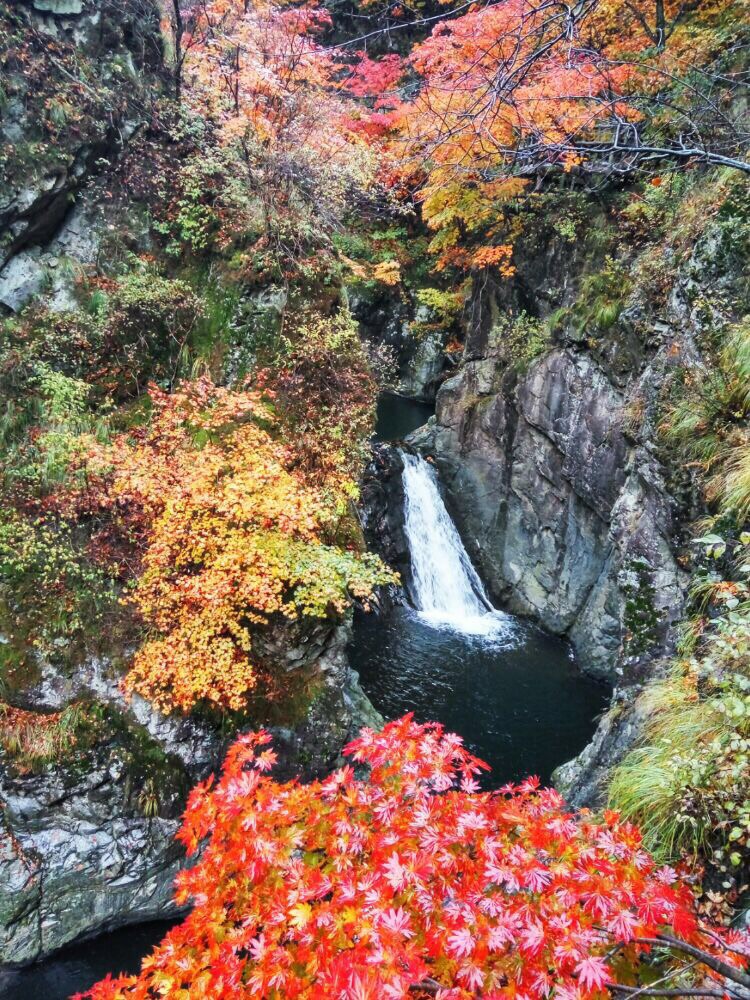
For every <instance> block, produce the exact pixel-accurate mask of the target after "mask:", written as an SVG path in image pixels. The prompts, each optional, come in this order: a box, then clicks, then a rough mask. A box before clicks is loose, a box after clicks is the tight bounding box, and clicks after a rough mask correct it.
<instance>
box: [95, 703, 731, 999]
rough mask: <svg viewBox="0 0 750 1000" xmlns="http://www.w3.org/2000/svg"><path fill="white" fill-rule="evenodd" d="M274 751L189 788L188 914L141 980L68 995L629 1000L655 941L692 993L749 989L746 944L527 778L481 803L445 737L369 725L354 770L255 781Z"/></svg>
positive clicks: (467, 769)
mask: <svg viewBox="0 0 750 1000" xmlns="http://www.w3.org/2000/svg"><path fill="white" fill-rule="evenodd" d="M269 743H270V737H269V735H268V734H267V733H265V732H260V733H250V734H247V735H244V736H241V737H240V738H239V739H238V740H237V741H236V743H235V744H234V746H233V747H232V748H231V749H230V751H229V753H228V755H227V758H226V761H225V763H224V767H223V771H222V774H221V777H220V778H219V779H218V781H214V780H213V779H209V780H208V781H206V782H204V783H202V784H201V785H199V786H198V787H197V788H196V789H194V790H193V792H192V793H191V796H190V800H189V803H188V807H187V811H186V813H185V817H184V820H183V825H182V829H181V831H180V833H179V838H180V840H181V841H182V843H183V844H184V845H185V846H186V847H187V849H188V851H189V852H190V853H191V854H196V852H197V851H198V850H199V848H201V845H203V847H202V849H201V853H200V857H199V860H198V861H197V863H196V864H195V866H194V867H193V868H191V869H189V870H187V871H184V872H181V873H180V875H179V876H178V880H177V894H176V900H177V902H178V903H180V904H185V903H188V902H192V904H193V909H192V911H191V913H190V914H189V916H188V917H187V918H186V919H185V920H184V921H183V923H182V924H180V925H179V926H177V927H175V928H174V929H173V930H171V931H170V932H169V933H168V934H167V936H166V938H165V939H164V941H163V943H162V944H161V945H159V946H158V947H157V948H156V949H155V951H154V952H153V953H152V954H151V955H150V956H149V957H147V958H146V959H145V960H144V962H143V968H142V971H141V973H140V975H139V976H122V977H119V978H117V979H111V978H108V979H106V980H104V981H103V982H101V983H99V984H97V985H96V986H94V987H92V988H91V989H90V990H89V991H87V992H85V993H83V994H80V997H79V1000H146V998H154V997H162V996H163V997H170V998H173V1000H177V998H186V1000H187V998H188V997H198V996H201V997H207V998H208V997H214V998H219V997H221V998H224V1000H230V998H240V997H243V998H245V997H284V998H293V997H321V998H322V997H330V998H333V997H340V998H348V1000H359V998H362V1000H364V998H367V997H372V998H376V997H377V998H380V997H389V998H394V1000H395V998H402V997H403V998H405V997H417V998H419V997H428V996H437V997H438V998H440V1000H460V998H467V1000H468V998H470V997H476V996H483V997H488V998H491V997H498V998H499V997H517V998H522V997H528V998H531V997H548V996H552V995H554V996H555V997H559V998H564V1000H574V998H576V1000H584V998H588V997H592V998H593V997H601V996H603V995H605V992H606V990H607V989H608V988H610V987H612V988H613V989H615V990H620V991H621V992H623V993H627V992H628V991H629V990H631V991H632V992H636V987H634V986H633V987H629V985H628V983H637V982H638V966H639V962H640V960H641V959H642V958H644V957H646V956H647V955H648V954H649V953H650V952H651V951H652V950H653V949H654V948H655V947H656V948H658V947H664V948H665V949H667V950H669V949H670V948H672V949H674V950H675V951H678V952H679V951H682V952H683V953H685V951H687V953H689V954H692V955H693V957H694V958H695V957H696V955H697V956H698V960H699V961H703V962H704V963H707V965H706V968H705V973H701V978H705V977H706V976H708V977H714V978H713V983H714V986H713V988H711V985H710V984H711V979H710V978H709V980H708V982H709V986H708V987H705V988H704V990H703V993H702V995H708V996H716V997H721V996H722V995H723V994H724V992H725V987H724V986H723V984H722V982H721V981H720V980H721V977H722V976H729V977H733V978H734V981H735V982H738V981H745V980H746V978H747V977H746V976H745V974H744V973H743V972H742V967H743V966H744V964H745V958H744V951H743V949H744V948H745V947H746V942H745V940H744V938H743V937H742V936H741V935H739V934H736V933H727V932H718V931H716V930H715V929H712V928H710V927H708V926H704V925H702V924H701V923H699V921H698V919H697V918H696V916H695V914H694V911H693V907H692V897H691V892H690V889H689V887H688V886H687V885H686V884H685V883H684V882H682V881H680V879H679V878H678V877H677V875H676V873H675V872H674V871H673V870H671V869H669V868H658V867H657V866H656V865H655V864H654V862H653V861H652V859H651V858H650V857H649V855H648V854H647V853H646V852H645V851H644V850H643V848H642V846H641V839H640V836H639V834H638V831H637V830H636V829H635V828H634V827H633V826H631V825H630V824H627V823H621V822H620V821H619V820H618V818H617V816H616V815H615V814H612V813H608V814H605V816H604V818H603V819H602V820H601V821H594V820H593V819H592V818H591V817H590V816H588V815H586V814H584V815H583V816H581V817H580V818H576V817H574V816H573V815H572V814H571V813H570V812H568V811H567V809H566V807H565V805H564V803H563V801H562V799H561V797H560V795H559V794H558V793H557V792H555V791H554V790H551V789H540V788H539V787H538V782H537V781H536V780H534V779H529V780H527V781H525V782H524V783H523V784H521V785H518V786H508V787H506V788H504V789H501V790H500V791H499V792H494V793H482V792H480V791H479V787H478V783H477V780H476V779H477V775H478V774H479V773H480V771H481V770H482V769H485V768H486V765H485V764H483V763H482V762H481V761H479V760H477V758H475V757H473V756H472V755H471V754H470V753H468V751H467V750H466V749H465V747H464V746H463V745H462V741H461V739H460V738H459V737H457V736H455V735H452V734H446V733H445V732H444V731H443V728H442V726H440V725H436V724H434V723H427V724H423V725H419V724H417V723H415V722H414V720H413V718H412V717H411V716H405V717H404V718H402V719H400V720H397V721H395V722H391V723H388V724H387V725H386V726H385V728H384V729H383V730H382V731H381V732H379V733H376V732H373V731H372V730H369V729H365V730H363V731H362V733H361V734H360V736H359V738H358V739H356V740H354V741H353V742H352V743H351V744H350V745H349V746H348V747H347V748H346V751H345V752H346V753H347V754H348V756H349V757H350V758H351V759H352V761H353V762H354V765H355V766H356V767H359V766H360V765H367V767H368V768H369V774H368V776H367V777H366V778H362V777H358V775H357V772H356V771H355V769H354V768H353V767H352V766H351V765H349V764H347V765H346V766H344V767H342V768H340V769H339V770H337V771H335V772H334V773H333V774H331V775H330V776H329V777H328V778H326V779H325V780H323V781H315V782H312V783H311V784H307V785H302V784H299V783H298V782H296V781H292V782H287V783H284V784H279V783H278V782H276V781H275V780H273V778H271V777H270V776H269V774H268V772H269V771H270V770H271V768H272V766H273V763H274V760H275V755H274V753H273V751H272V750H271V749H270V748H269V746H268V744H269ZM691 949H692V951H691ZM615 983H618V984H619V985H617V986H615ZM692 988H694V987H692ZM684 991H685V992H684V993H683V994H681V995H689V994H690V992H691V986H690V984H689V980H686V981H685V985H684Z"/></svg>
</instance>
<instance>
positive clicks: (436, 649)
mask: <svg viewBox="0 0 750 1000" xmlns="http://www.w3.org/2000/svg"><path fill="white" fill-rule="evenodd" d="M488 624H489V622H488ZM494 625H495V628H494V631H491V632H489V634H467V633H465V632H462V631H457V630H455V629H452V628H450V627H449V626H447V625H436V624H434V623H432V622H430V621H429V620H427V619H426V618H425V617H424V616H423V615H421V614H419V613H418V612H416V611H414V610H413V609H412V608H410V607H397V608H395V609H394V610H393V611H392V612H391V613H390V614H388V615H387V616H386V617H382V616H378V615H374V614H370V615H365V614H359V615H357V620H356V628H355V634H354V640H353V642H352V645H351V646H350V650H349V653H350V659H351V663H352V666H353V667H354V668H355V669H356V670H358V671H359V674H360V677H361V680H362V686H363V688H364V689H365V691H366V692H367V694H368V695H369V697H370V700H371V701H372V702H373V704H374V705H375V707H376V708H377V709H378V710H379V711H380V712H381V713H382V714H383V715H384V716H385V717H386V718H391V719H392V718H398V716H400V715H403V714H404V713H405V712H409V711H413V712H414V713H415V716H416V719H417V721H419V722H427V721H436V722H442V723H444V725H445V726H446V728H447V729H449V730H451V731H453V732H456V733H459V734H460V735H461V736H463V737H464V740H465V741H466V744H467V745H468V747H469V748H470V749H471V750H472V751H473V752H474V753H475V754H477V756H478V757H481V758H482V759H483V760H485V761H487V763H488V764H489V765H490V766H491V767H492V773H491V775H489V776H488V777H486V778H484V779H483V782H482V784H483V787H485V788H490V787H498V786H500V785H503V784H504V783H505V782H507V781H517V780H519V779H522V778H524V777H526V776H527V775H529V774H536V775H538V776H539V777H540V778H541V779H542V781H543V782H545V783H549V779H550V776H551V774H552V771H553V770H554V769H555V767H557V765H558V764H562V763H563V762H564V761H566V760H569V759H570V758H571V757H574V756H575V755H576V754H577V753H579V752H580V751H581V750H582V749H583V748H584V746H585V745H586V744H587V743H588V741H589V740H590V739H591V736H592V735H593V732H594V728H595V725H596V721H595V720H596V718H597V717H598V716H599V715H600V714H601V713H602V712H603V711H604V709H605V708H606V706H607V700H608V697H607V696H608V691H607V689H606V687H605V686H603V685H601V684H598V683H596V682H595V681H593V680H591V679H590V678H588V677H586V676H585V675H582V674H581V672H580V670H579V668H578V667H577V666H576V663H575V659H574V658H573V654H572V650H571V648H570V646H568V644H567V643H565V642H562V641H561V640H560V639H557V638H555V637H554V636H551V635H548V634H547V633H546V632H544V631H542V630H541V629H539V628H537V627H536V626H534V625H532V624H529V623H527V622H523V621H520V620H519V619H517V618H514V617H513V616H510V615H509V616H502V615H498V616H497V617H496V618H495V619H494Z"/></svg>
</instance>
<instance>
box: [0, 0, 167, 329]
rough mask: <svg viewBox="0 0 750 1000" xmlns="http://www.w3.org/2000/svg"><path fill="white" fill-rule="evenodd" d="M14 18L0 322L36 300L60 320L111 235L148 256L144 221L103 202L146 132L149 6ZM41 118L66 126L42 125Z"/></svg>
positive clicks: (151, 57) (152, 17) (63, 0)
mask: <svg viewBox="0 0 750 1000" xmlns="http://www.w3.org/2000/svg"><path fill="white" fill-rule="evenodd" d="M12 6H13V7H14V9H13V11H12V14H13V19H12V20H10V15H7V23H5V21H4V30H8V31H10V30H14V31H16V32H19V33H22V34H23V38H24V43H25V45H26V47H27V54H26V59H25V61H22V62H19V63H18V64H15V62H14V61H12V60H11V61H9V70H8V72H7V74H6V78H5V79H4V81H3V84H4V91H5V95H6V100H5V103H4V105H3V108H2V114H0V141H2V143H7V144H8V147H9V148H12V149H13V156H12V157H10V158H8V159H7V160H6V161H5V163H4V165H3V170H2V171H0V313H2V312H3V311H6V312H7V311H10V312H18V311H19V310H20V309H22V308H23V306H24V305H26V303H28V302H29V301H30V300H31V299H32V298H33V297H34V296H35V295H36V294H37V293H39V292H40V291H42V290H44V291H45V293H46V302H47V305H49V306H50V307H51V308H68V307H69V306H70V305H71V302H72V299H71V289H72V288H73V287H74V284H75V279H76V278H77V277H78V276H79V275H80V273H81V272H82V270H84V269H86V268H88V267H90V266H91V265H92V264H94V263H95V262H96V261H97V259H98V257H99V255H100V254H101V252H102V248H103V247H104V246H105V244H107V242H108V241H111V240H112V237H113V233H117V237H118V239H119V242H120V245H121V246H122V247H128V248H129V249H132V250H136V251H137V250H144V249H147V238H146V233H147V229H146V227H145V226H144V219H143V211H142V209H140V208H139V206H138V205H134V204H131V203H130V200H129V199H128V198H127V197H122V198H120V197H118V196H117V195H116V194H114V193H113V174H114V172H115V171H116V170H117V168H118V164H119V162H120V160H121V159H122V157H123V154H124V153H125V152H126V150H127V148H128V144H129V143H130V142H131V140H132V139H133V137H134V136H135V135H136V134H138V132H139V131H140V130H141V129H142V128H143V127H144V126H145V125H146V123H147V120H148V114H149V112H148V108H149V107H150V101H149V96H148V95H149V94H153V93H154V92H156V91H158V89H159V87H160V86H161V82H160V78H161V74H162V69H163V67H162V41H161V36H160V32H159V12H158V5H157V4H156V3H155V2H151V0H123V2H122V3H116V4H114V3H106V4H102V3H94V2H92V0H20V2H19V3H18V4H16V5H12ZM10 44H11V48H12V47H13V44H14V43H13V41H11V43H10ZM45 52H46V53H47V54H46V55H45V54H44V53H45ZM66 60H67V61H73V63H72V64H74V65H75V66H76V67H77V71H76V72H77V74H78V76H79V77H80V78H81V81H82V82H81V83H80V84H78V85H76V77H75V76H74V75H71V72H70V69H69V68H68V65H67V63H66ZM35 74H36V75H35ZM45 88H46V89H45ZM66 101H67V102H68V103H69V104H70V105H71V106H72V107H73V110H72V111H71V110H70V108H68V110H64V109H63V105H65V103H66ZM58 105H59V107H58ZM51 107H57V113H58V115H68V114H72V116H73V119H74V120H73V121H72V122H71V126H70V127H66V126H65V124H64V121H63V123H61V124H59V125H58V126H55V125H54V123H51V122H50V121H49V120H47V119H46V115H47V109H48V108H51ZM51 128H54V129H55V130H54V132H50V129H51ZM61 262H64V263H65V264H66V266H60V265H61Z"/></svg>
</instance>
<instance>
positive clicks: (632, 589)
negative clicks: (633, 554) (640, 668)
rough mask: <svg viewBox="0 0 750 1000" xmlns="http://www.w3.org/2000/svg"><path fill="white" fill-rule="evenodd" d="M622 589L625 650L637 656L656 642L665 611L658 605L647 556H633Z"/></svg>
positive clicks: (645, 651) (627, 567) (628, 653)
mask: <svg viewBox="0 0 750 1000" xmlns="http://www.w3.org/2000/svg"><path fill="white" fill-rule="evenodd" d="M622 592H623V594H624V595H625V609H624V614H623V628H624V639H623V652H624V653H625V655H626V656H638V655H641V654H643V653H647V652H648V651H649V649H651V648H652V646H653V645H654V644H655V642H656V641H657V639H658V635H659V627H660V625H661V621H662V613H661V612H660V611H659V610H658V608H657V607H656V605H655V599H656V588H655V587H654V584H653V580H652V572H651V567H650V566H649V564H648V563H647V562H646V561H645V560H643V559H631V560H630V561H629V562H628V563H627V564H626V565H625V567H624V583H623V584H622Z"/></svg>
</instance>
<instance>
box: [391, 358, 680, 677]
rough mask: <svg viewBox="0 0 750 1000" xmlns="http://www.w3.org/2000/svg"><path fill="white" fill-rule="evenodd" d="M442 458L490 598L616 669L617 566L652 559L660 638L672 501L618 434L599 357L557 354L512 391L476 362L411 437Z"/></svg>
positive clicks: (592, 660)
mask: <svg viewBox="0 0 750 1000" xmlns="http://www.w3.org/2000/svg"><path fill="white" fill-rule="evenodd" d="M409 440H410V442H411V443H412V444H413V445H414V446H415V447H416V448H418V449H419V450H420V451H422V452H423V453H427V454H432V455H434V457H435V459H436V461H437V463H438V466H439V467H440V469H441V473H442V477H443V481H444V483H445V485H446V490H447V496H448V500H449V503H450V505H451V507H452V511H453V513H454V515H455V516H456V519H457V522H458V524H459V528H460V530H461V533H462V537H463V538H464V541H465V543H466V544H467V547H468V548H469V551H470V552H471V554H472V556H473V558H474V559H475V561H476V563H477V565H478V566H479V567H480V569H481V571H482V574H483V576H484V578H485V579H486V580H487V582H488V584H489V586H490V588H491V590H492V592H493V593H494V594H495V596H496V597H497V598H498V599H500V600H503V601H505V602H506V603H507V604H508V605H509V607H510V608H511V609H512V610H515V611H518V612H520V613H522V614H529V615H532V616H533V617H534V618H536V619H537V620H538V621H540V622H541V623H542V624H543V625H544V626H545V627H547V628H549V629H550V630H551V631H553V632H556V633H558V634H564V635H569V636H570V637H571V638H572V639H573V641H574V642H575V644H576V648H577V650H578V654H579V658H580V661H581V663H582V665H583V666H584V667H585V668H586V669H587V670H588V671H590V672H591V673H594V674H597V675H599V676H602V677H607V678H608V679H613V678H614V677H615V676H616V670H617V666H618V660H617V657H618V653H619V651H620V648H621V646H622V643H623V640H624V638H625V633H626V629H627V621H626V618H627V615H626V606H627V603H628V598H627V595H626V593H625V592H624V591H623V589H622V586H621V582H622V581H621V574H622V573H623V571H624V570H626V569H627V567H628V565H629V564H630V563H631V562H632V561H633V560H639V561H641V562H644V563H645V564H646V565H647V567H648V575H649V578H650V579H651V580H652V582H653V583H654V584H658V586H655V590H656V592H657V594H658V597H657V598H656V600H657V602H658V608H657V611H658V615H659V620H660V627H659V635H658V636H656V635H655V636H654V637H653V642H654V645H657V644H658V643H659V642H664V641H666V634H667V632H668V628H669V625H670V624H671V623H672V622H673V621H674V620H675V618H676V617H677V616H678V615H679V612H680V609H681V606H682V587H683V580H682V575H681V572H680V570H679V567H678V566H677V563H676V561H675V558H674V556H673V554H672V551H671V545H670V533H671V531H672V524H671V517H670V510H669V502H668V498H667V497H666V495H665V490H664V485H663V483H662V480H661V475H660V470H659V469H658V466H657V464H656V462H655V460H654V459H653V458H652V456H650V455H649V454H648V453H646V452H645V451H644V450H642V449H641V450H639V449H635V448H633V447H632V445H630V444H629V442H628V441H627V439H626V436H625V434H624V431H623V397H622V395H621V393H620V392H619V391H618V390H617V389H616V388H615V387H614V386H613V385H612V384H611V382H610V381H609V380H608V379H607V377H606V376H605V375H604V373H603V372H602V371H601V369H600V368H599V367H598V366H597V364H596V363H595V362H594V361H593V360H592V359H591V358H590V357H589V356H587V355H585V354H579V353H576V352H574V351H573V350H571V349H569V348H568V349H557V350H554V351H552V352H550V353H549V354H547V355H546V356H544V357H543V358H542V359H540V360H539V361H538V362H536V363H535V364H533V365H532V366H531V368H530V370H529V372H528V374H527V375H526V376H525V377H524V378H522V379H521V380H520V381H519V382H518V383H517V385H516V386H515V388H514V389H512V390H511V391H510V392H507V391H505V389H504V387H503V368H502V363H501V362H496V361H494V360H493V359H491V358H490V359H482V360H474V361H469V362H467V363H466V365H465V366H464V367H463V368H462V369H461V371H460V372H459V374H458V375H456V376H454V378H452V379H450V380H449V381H448V382H446V383H445V384H444V386H443V387H442V388H441V390H440V392H439V393H438V398H437V414H436V420H435V422H434V423H433V424H428V425H427V427H426V428H424V429H420V431H418V432H416V433H415V434H414V435H412V437H411V438H410V439H409Z"/></svg>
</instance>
